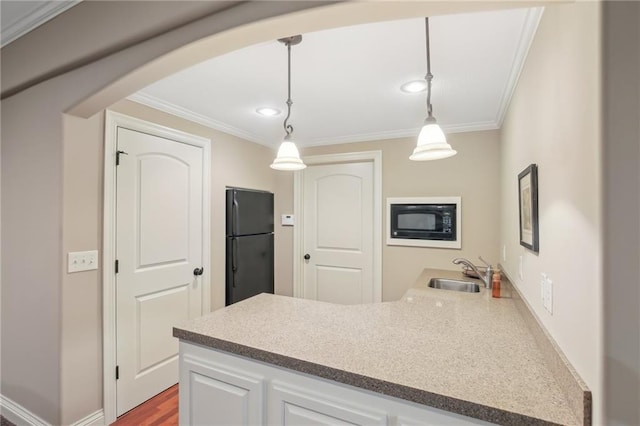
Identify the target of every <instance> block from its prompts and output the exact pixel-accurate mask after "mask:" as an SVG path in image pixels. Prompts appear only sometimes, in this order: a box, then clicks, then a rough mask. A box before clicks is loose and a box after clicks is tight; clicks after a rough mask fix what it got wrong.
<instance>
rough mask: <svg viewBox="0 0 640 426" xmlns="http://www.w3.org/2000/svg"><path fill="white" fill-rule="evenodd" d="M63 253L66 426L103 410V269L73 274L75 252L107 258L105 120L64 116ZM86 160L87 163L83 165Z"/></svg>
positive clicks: (100, 116) (63, 416)
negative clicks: (70, 259)
mask: <svg viewBox="0 0 640 426" xmlns="http://www.w3.org/2000/svg"><path fill="white" fill-rule="evenodd" d="M63 132H64V136H65V142H64V150H63V156H64V157H63V158H64V160H63V161H64V164H65V167H64V191H63V228H64V229H66V230H67V232H65V233H64V235H63V240H62V253H63V262H62V263H63V270H62V312H61V321H62V357H61V360H60V370H61V373H60V374H61V403H60V404H61V410H60V411H61V413H60V415H61V420H60V421H61V423H62V424H70V423H73V422H74V421H76V420H78V419H81V418H83V417H84V416H86V415H87V414H89V413H90V412H91V411H87V410H88V408H92V409H93V411H96V410H98V409H99V408H100V407H101V406H102V285H101V283H102V269H100V270H96V271H86V272H79V273H73V274H68V273H67V269H66V267H65V266H64V265H65V264H66V254H67V253H68V252H70V251H85V250H98V252H99V254H100V255H101V254H102V199H103V195H102V194H103V190H102V188H103V174H104V172H103V170H104V167H103V156H104V143H103V140H104V114H98V115H96V116H94V117H92V118H91V119H89V120H85V119H82V118H77V117H71V116H69V115H65V116H64V119H63ZM78 159H82V161H78Z"/></svg>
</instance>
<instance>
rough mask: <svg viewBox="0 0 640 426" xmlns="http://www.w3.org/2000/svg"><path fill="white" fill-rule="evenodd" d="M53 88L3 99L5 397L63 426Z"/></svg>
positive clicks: (58, 131) (59, 166)
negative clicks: (60, 422)
mask: <svg viewBox="0 0 640 426" xmlns="http://www.w3.org/2000/svg"><path fill="white" fill-rule="evenodd" d="M62 98H64V95H61V96H60V97H55V91H54V90H46V89H42V90H37V91H33V90H31V91H28V92H27V93H23V94H22V96H19V97H14V98H11V99H6V100H3V101H2V129H1V132H2V320H1V321H0V323H1V327H2V329H1V332H2V345H1V348H0V349H1V350H2V363H3V365H2V389H1V390H2V395H3V396H5V397H8V398H10V399H11V400H13V401H15V402H17V403H18V404H21V405H23V406H25V407H27V408H28V409H30V410H33V411H34V412H35V413H36V414H38V415H40V416H42V417H43V418H44V419H46V420H48V421H50V422H53V423H59V421H60V420H59V419H60V417H59V416H60V410H61V408H60V371H59V370H60V358H61V324H60V315H61V275H62V240H61V236H62V231H61V229H62V170H63V163H62V155H63V153H62V134H63V132H62V120H61V114H59V113H58V114H55V113H52V112H53V111H60V102H61V100H62Z"/></svg>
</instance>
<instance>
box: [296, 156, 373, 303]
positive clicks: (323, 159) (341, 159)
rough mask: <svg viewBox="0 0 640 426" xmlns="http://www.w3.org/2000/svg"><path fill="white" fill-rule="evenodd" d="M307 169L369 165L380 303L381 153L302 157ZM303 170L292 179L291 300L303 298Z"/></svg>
mask: <svg viewBox="0 0 640 426" xmlns="http://www.w3.org/2000/svg"><path fill="white" fill-rule="evenodd" d="M303 161H304V163H305V164H307V165H309V166H318V165H324V164H340V163H361V162H372V163H373V301H374V302H382V151H362V152H346V153H340V154H325V155H313V156H308V157H304V158H303ZM303 174H304V170H302V171H301V172H298V173H295V175H294V177H293V214H294V217H295V218H296V225H295V226H294V227H293V296H294V297H304V285H303V283H304V270H303V268H302V265H303V260H302V248H303V243H304V232H303V229H304V217H303V211H304V209H303V205H304V185H303Z"/></svg>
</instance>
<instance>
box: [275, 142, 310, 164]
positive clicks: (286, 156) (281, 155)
mask: <svg viewBox="0 0 640 426" xmlns="http://www.w3.org/2000/svg"><path fill="white" fill-rule="evenodd" d="M305 167H307V166H306V165H305V164H304V163H303V162H302V160H301V159H300V153H299V152H298V147H296V144H295V143H294V142H293V138H292V137H291V135H286V136H285V137H284V140H283V141H282V143H281V144H280V148H279V149H278V155H277V156H276V158H275V159H274V160H273V163H272V164H271V168H272V169H276V170H302V169H304V168H305Z"/></svg>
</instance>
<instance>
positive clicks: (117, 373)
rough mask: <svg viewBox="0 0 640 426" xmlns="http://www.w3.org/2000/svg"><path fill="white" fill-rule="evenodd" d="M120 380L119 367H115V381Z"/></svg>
mask: <svg viewBox="0 0 640 426" xmlns="http://www.w3.org/2000/svg"><path fill="white" fill-rule="evenodd" d="M119 378H120V366H119V365H116V380H118V379H119Z"/></svg>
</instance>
